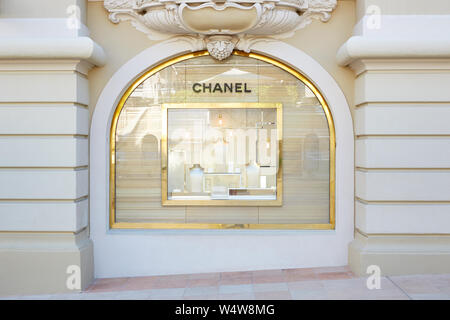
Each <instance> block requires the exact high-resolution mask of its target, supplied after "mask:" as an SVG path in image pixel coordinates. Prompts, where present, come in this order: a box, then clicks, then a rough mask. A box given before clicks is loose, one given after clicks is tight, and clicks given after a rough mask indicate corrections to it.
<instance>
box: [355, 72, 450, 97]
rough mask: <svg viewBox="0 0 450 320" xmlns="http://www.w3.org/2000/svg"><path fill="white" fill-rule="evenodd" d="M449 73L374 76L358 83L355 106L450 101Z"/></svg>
mask: <svg viewBox="0 0 450 320" xmlns="http://www.w3.org/2000/svg"><path fill="white" fill-rule="evenodd" d="M449 85H450V72H441V71H436V72H414V71H409V72H408V71H406V72H394V71H391V72H371V71H367V72H365V73H363V74H361V75H359V76H358V77H357V78H356V80H355V105H359V104H361V103H367V102H384V101H386V102H423V101H427V102H434V101H436V102H440V101H450V90H448V86H449Z"/></svg>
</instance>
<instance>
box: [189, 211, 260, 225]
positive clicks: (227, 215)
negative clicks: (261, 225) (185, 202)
mask: <svg viewBox="0 0 450 320" xmlns="http://www.w3.org/2000/svg"><path fill="white" fill-rule="evenodd" d="M186 222H188V223H196V222H198V223H231V224H241V223H258V208H257V207H247V208H245V207H215V208H210V207H186Z"/></svg>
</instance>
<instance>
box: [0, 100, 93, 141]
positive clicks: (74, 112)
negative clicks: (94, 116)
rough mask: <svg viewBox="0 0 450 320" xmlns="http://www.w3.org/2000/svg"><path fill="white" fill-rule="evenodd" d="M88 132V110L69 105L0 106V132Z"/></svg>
mask: <svg viewBox="0 0 450 320" xmlns="http://www.w3.org/2000/svg"><path fill="white" fill-rule="evenodd" d="M88 133H89V111H88V110H87V109H86V108H84V107H80V106H75V105H72V104H6V105H0V134H77V135H87V134H88Z"/></svg>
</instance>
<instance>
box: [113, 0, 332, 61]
mask: <svg viewBox="0 0 450 320" xmlns="http://www.w3.org/2000/svg"><path fill="white" fill-rule="evenodd" d="M336 2H337V0H272V1H267V0H216V1H213V0H212V1H208V0H105V1H104V6H105V8H106V9H107V10H108V11H109V13H110V15H109V19H110V20H111V21H112V22H114V23H119V22H120V21H125V20H130V21H131V23H132V25H133V26H134V27H135V28H136V29H138V30H139V31H142V32H144V33H146V34H147V35H148V37H149V38H150V39H152V40H165V39H170V38H180V36H182V37H183V39H184V40H185V41H188V42H189V43H190V45H191V49H192V50H199V49H204V48H205V47H206V48H207V49H208V51H209V52H210V54H211V55H212V56H213V57H215V58H216V59H219V60H222V59H226V58H227V57H228V56H229V55H230V54H231V52H232V51H233V49H234V48H235V47H236V48H238V49H240V50H244V51H247V52H249V51H250V46H251V44H252V43H253V42H254V41H259V40H261V39H263V38H264V39H268V38H269V39H270V38H278V39H280V38H288V37H290V36H292V35H293V33H294V32H295V31H297V30H299V29H301V28H304V27H305V26H307V25H308V24H310V23H311V22H312V20H313V19H319V20H321V21H323V22H326V21H328V20H329V19H330V17H331V12H332V11H333V9H334V8H335V7H336Z"/></svg>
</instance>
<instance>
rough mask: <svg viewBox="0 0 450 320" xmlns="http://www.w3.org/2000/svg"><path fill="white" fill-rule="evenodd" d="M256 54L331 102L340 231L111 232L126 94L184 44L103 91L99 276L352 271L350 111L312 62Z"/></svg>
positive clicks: (135, 66) (97, 172) (156, 54)
mask: <svg viewBox="0 0 450 320" xmlns="http://www.w3.org/2000/svg"><path fill="white" fill-rule="evenodd" d="M252 51H254V52H258V53H261V54H265V55H268V56H272V57H274V58H276V59H278V60H280V61H283V62H285V63H287V64H289V65H291V66H292V67H294V68H295V69H297V70H299V71H300V72H302V73H303V74H305V75H306V76H307V77H308V78H309V79H310V80H311V81H312V82H313V83H314V84H315V85H316V86H317V88H318V89H319V90H320V91H321V92H322V94H323V95H324V97H325V99H326V100H327V102H328V104H329V106H330V109H331V112H332V115H333V118H334V122H335V130H336V142H337V148H336V229H335V230H322V231H311V230H117V229H115V230H110V229H109V192H108V190H109V133H110V125H111V119H112V115H113V113H114V110H115V108H116V106H117V102H118V100H119V99H120V97H121V96H122V94H123V92H124V91H125V90H126V88H127V87H128V86H129V85H130V84H131V83H132V82H133V80H134V79H136V78H137V77H138V76H139V75H140V74H142V73H143V72H144V71H145V70H147V69H148V68H150V67H152V66H155V65H157V64H159V63H161V62H162V61H164V60H166V59H168V58H169V57H172V56H176V55H180V54H183V53H185V52H186V46H185V44H184V43H183V42H163V43H160V44H157V45H155V46H152V47H150V48H148V49H146V50H144V51H143V52H142V53H140V54H138V55H137V56H135V57H134V58H133V59H131V60H130V61H128V62H127V63H126V64H125V65H123V66H122V67H121V68H120V69H119V70H118V71H117V72H116V73H115V74H114V75H113V76H112V77H111V79H110V81H109V82H108V83H107V85H106V86H105V88H104V89H103V91H102V93H101V95H100V97H99V99H98V101H97V104H96V107H95V110H94V113H93V117H92V123H91V132H90V228H91V238H92V240H93V242H94V258H95V276H96V277H98V278H103V277H120V276H143V275H157V274H179V273H200V272H217V271H244V270H258V269H272V268H299V267H319V266H338V265H346V264H347V255H348V249H347V248H348V244H349V242H350V241H351V240H352V239H353V219H354V201H353V199H354V174H353V172H354V140H353V125H352V119H351V115H350V110H349V106H348V104H347V101H346V99H345V97H344V94H343V93H342V91H341V89H340V88H339V86H338V85H337V83H336V82H335V81H334V79H333V78H332V77H331V76H330V75H329V74H328V73H327V72H326V71H325V70H324V69H323V68H322V67H321V66H320V64H319V63H317V62H316V61H315V60H314V59H312V58H311V57H310V56H308V55H307V54H305V53H304V52H302V51H300V50H299V49H296V48H294V47H292V46H290V45H288V44H286V43H283V42H279V41H270V42H266V41H263V42H258V43H256V44H254V45H253V47H252Z"/></svg>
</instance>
